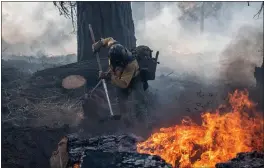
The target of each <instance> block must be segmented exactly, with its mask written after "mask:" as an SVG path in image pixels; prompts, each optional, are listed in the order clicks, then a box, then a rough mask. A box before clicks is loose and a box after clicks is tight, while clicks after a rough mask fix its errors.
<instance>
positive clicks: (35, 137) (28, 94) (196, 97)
mask: <svg viewBox="0 0 264 168" xmlns="http://www.w3.org/2000/svg"><path fill="white" fill-rule="evenodd" d="M24 58H25V59H24V60H21V59H20V60H18V59H12V60H3V59H2V88H1V89H2V152H3V153H4V155H2V166H4V167H10V168H11V167H12V168H13V167H32V168H33V167H34V168H35V167H38V168H42V167H43V168H44V167H45V168H46V167H49V158H50V156H51V153H52V151H54V149H56V146H57V143H58V142H59V141H60V139H61V138H62V137H63V136H64V135H66V134H69V133H79V134H81V135H85V137H93V136H95V135H105V134H120V133H133V134H136V135H137V136H141V137H143V138H147V137H148V136H149V135H150V134H151V133H152V132H155V130H157V129H159V128H160V127H166V126H171V125H175V124H178V123H180V121H181V120H182V118H183V117H184V116H188V117H191V118H192V119H194V121H196V122H197V123H199V122H200V121H199V120H200V114H201V112H204V111H205V110H210V109H214V108H216V107H218V106H219V104H222V103H225V101H226V98H227V93H228V92H231V91H233V90H234V89H242V88H243V89H244V88H247V89H248V90H249V92H250V96H251V98H252V99H254V101H255V102H258V101H259V100H260V96H261V95H260V94H259V91H258V90H257V89H256V88H255V87H247V86H246V85H241V86H239V85H237V83H236V84H234V85H232V84H228V85H224V84H219V85H209V84H204V83H202V82H200V81H198V80H195V78H194V77H191V76H190V77H186V78H184V79H180V78H178V77H177V76H176V77H175V76H174V75H173V73H172V70H171V69H166V68H161V69H160V70H159V72H160V74H158V76H157V79H156V80H155V81H153V82H150V86H151V87H150V89H149V91H148V93H147V95H148V100H149V109H148V112H147V116H148V121H150V123H149V124H148V125H146V124H145V123H142V122H138V123H136V124H135V125H134V126H133V127H131V128H126V127H124V125H122V124H123V123H122V122H119V121H109V122H106V123H99V122H97V120H94V119H95V118H92V119H91V118H89V117H90V115H91V113H93V111H92V110H90V111H89V112H87V111H86V112H84V111H83V109H82V105H81V99H82V97H83V94H84V92H83V91H80V90H78V91H65V90H64V89H62V88H61V86H60V85H58V83H56V79H54V80H51V79H50V78H45V76H42V77H40V76H38V77H37V78H34V75H35V72H37V71H40V70H42V69H45V68H53V67H56V66H60V65H62V64H68V63H71V61H68V62H67V61H66V62H64V63H60V62H59V61H58V62H56V61H54V58H45V59H46V60H47V61H46V62H48V63H47V64H46V65H49V66H48V67H45V68H43V67H42V68H41V65H43V64H39V62H41V61H39V60H38V59H36V60H37V61H35V62H32V61H31V62H30V61H28V59H27V57H24ZM49 59H50V61H49ZM72 59H73V58H71V59H70V60H72ZM58 60H59V59H58ZM38 61H39V62H38ZM32 67H36V68H35V69H33V68H32ZM38 68H39V69H38ZM43 74H44V75H45V73H42V75H43ZM46 79H48V81H45V80H46ZM54 81H55V82H54ZM161 86H162V87H161ZM95 94H99V92H98V93H95ZM101 96H102V95H101ZM260 105H261V103H260ZM93 106H94V104H93V105H91V106H90V107H91V108H92V107H93ZM259 107H260V106H259ZM103 113H106V114H105V115H108V111H107V110H105V109H104V110H103Z"/></svg>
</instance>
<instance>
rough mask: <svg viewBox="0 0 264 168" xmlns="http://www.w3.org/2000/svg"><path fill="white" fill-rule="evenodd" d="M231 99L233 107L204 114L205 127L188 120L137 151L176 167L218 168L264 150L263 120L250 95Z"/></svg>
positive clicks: (156, 135)
mask: <svg viewBox="0 0 264 168" xmlns="http://www.w3.org/2000/svg"><path fill="white" fill-rule="evenodd" d="M228 97H229V104H230V106H223V105H221V106H220V107H219V108H218V109H216V111H215V112H214V113H209V112H205V113H203V114H202V115H201V117H202V125H197V124H195V123H194V122H192V121H191V120H190V119H189V120H186V119H184V120H182V124H181V125H176V126H172V127H169V128H161V129H160V131H159V132H157V133H154V134H153V135H152V136H151V137H149V138H148V139H147V140H146V141H144V142H141V143H138V144H137V151H138V152H139V153H147V154H151V155H159V156H160V157H162V158H163V159H164V160H165V161H166V162H167V163H170V164H172V165H173V166H174V167H181V168H189V167H214V166H215V164H216V163H219V162H225V161H228V160H230V159H231V158H233V157H235V156H236V154H237V153H239V152H248V151H252V150H261V149H263V148H264V144H263V139H264V132H263V126H264V120H263V116H261V115H260V114H259V113H256V112H255V111H254V107H255V104H254V103H253V102H252V101H250V100H249V98H248V92H247V91H237V90H236V91H235V92H234V93H233V94H229V95H228ZM223 109H224V110H225V112H224V113H223V112H220V110H221V111H222V110H223ZM220 113H221V114H220Z"/></svg>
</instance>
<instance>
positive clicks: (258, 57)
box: [132, 2, 263, 85]
mask: <svg viewBox="0 0 264 168" xmlns="http://www.w3.org/2000/svg"><path fill="white" fill-rule="evenodd" d="M137 3H139V2H133V3H132V9H133V8H134V10H133V17H134V20H135V28H136V37H137V45H141V44H144V45H148V46H150V47H151V48H152V49H153V50H154V51H155V50H159V51H160V62H161V64H160V65H159V71H161V70H162V69H164V67H169V68H170V69H172V70H173V71H174V75H175V76H176V77H177V78H181V77H182V78H186V77H187V76H193V77H196V78H194V80H198V81H200V82H203V83H218V82H219V80H221V82H222V83H223V82H226V83H228V82H238V83H239V82H243V83H245V84H247V85H254V84H255V79H254V77H253V72H254V67H255V66H261V64H262V55H263V53H262V52H259V51H260V50H261V49H262V50H263V48H262V47H263V17H262V15H260V18H258V19H257V18H253V16H254V15H255V14H256V13H257V12H258V10H259V9H260V4H261V2H250V6H248V5H247V3H246V2H223V6H222V8H221V9H220V10H219V11H218V12H216V16H209V17H206V18H205V21H204V32H203V33H202V34H201V33H200V22H199V21H198V22H191V21H189V22H188V21H181V20H179V18H180V16H182V15H183V12H182V11H181V10H180V8H179V7H178V2H161V3H160V6H161V10H160V11H158V10H157V5H155V4H157V2H146V3H145V11H146V12H145V16H146V18H147V19H146V20H141V19H140V17H141V16H138V13H139V12H137V10H139V8H138V6H140V5H138V4H137ZM141 3H142V2H141ZM141 6H142V5H141ZM206 10H208V9H207V8H206V7H205V11H206ZM199 12H200V11H198V12H197V15H198V16H199V15H200V13H199ZM141 15H142V14H141ZM141 18H142V17H141ZM242 64H243V65H242ZM231 65H232V66H231ZM241 77H242V78H241Z"/></svg>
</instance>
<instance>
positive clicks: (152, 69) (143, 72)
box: [131, 45, 159, 81]
mask: <svg viewBox="0 0 264 168" xmlns="http://www.w3.org/2000/svg"><path fill="white" fill-rule="evenodd" d="M131 52H132V54H133V55H134V56H135V57H136V59H137V61H138V64H139V68H140V76H141V78H142V80H143V81H148V80H155V76H156V69H157V64H159V62H158V56H159V51H157V52H156V56H155V58H154V57H152V52H153V50H151V49H150V48H149V47H148V46H144V45H140V46H137V47H136V48H134V49H132V50H131Z"/></svg>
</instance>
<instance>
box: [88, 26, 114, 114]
mask: <svg viewBox="0 0 264 168" xmlns="http://www.w3.org/2000/svg"><path fill="white" fill-rule="evenodd" d="M89 30H90V34H91V38H92V42H93V43H95V38H94V33H93V29H92V25H90V24H89ZM96 59H97V63H98V67H99V70H100V71H103V70H102V66H101V62H100V58H99V54H98V52H96ZM102 82H103V87H104V91H105V95H106V99H107V102H108V107H109V110H110V114H111V115H112V116H113V115H114V113H113V110H112V106H111V102H110V98H109V95H108V91H107V86H106V82H105V79H102Z"/></svg>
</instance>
